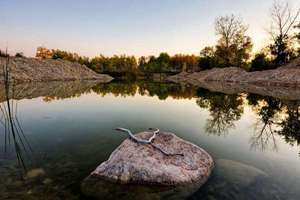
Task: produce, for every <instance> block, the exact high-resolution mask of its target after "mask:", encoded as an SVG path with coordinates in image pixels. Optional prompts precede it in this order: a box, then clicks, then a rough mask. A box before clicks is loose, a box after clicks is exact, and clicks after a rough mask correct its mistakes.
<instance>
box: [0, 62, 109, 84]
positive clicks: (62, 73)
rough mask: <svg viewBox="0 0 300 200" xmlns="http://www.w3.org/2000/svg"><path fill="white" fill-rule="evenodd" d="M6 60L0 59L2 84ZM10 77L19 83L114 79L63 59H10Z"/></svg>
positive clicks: (0, 80)
mask: <svg viewBox="0 0 300 200" xmlns="http://www.w3.org/2000/svg"><path fill="white" fill-rule="evenodd" d="M5 64H6V58H0V66H1V70H0V83H1V82H3V70H2V66H3V65H5ZM9 67H10V70H11V71H10V75H11V77H12V79H13V80H14V81H15V82H17V83H23V82H41V81H70V80H72V81H74V80H99V81H101V82H109V81H111V80H112V79H113V78H112V77H110V76H108V75H104V74H97V73H95V72H94V71H92V70H91V69H89V68H87V67H86V66H85V65H81V64H79V63H73V62H69V61H66V60H61V59H57V60H54V59H37V58H17V57H13V58H10V61H9Z"/></svg>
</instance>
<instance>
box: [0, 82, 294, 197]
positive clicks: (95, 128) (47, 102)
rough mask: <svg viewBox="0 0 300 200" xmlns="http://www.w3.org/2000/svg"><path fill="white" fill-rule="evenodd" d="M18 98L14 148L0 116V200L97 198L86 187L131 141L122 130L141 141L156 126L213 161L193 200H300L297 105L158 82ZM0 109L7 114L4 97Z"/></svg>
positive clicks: (56, 85) (45, 87)
mask: <svg viewBox="0 0 300 200" xmlns="http://www.w3.org/2000/svg"><path fill="white" fill-rule="evenodd" d="M14 90H15V91H14V100H12V101H11V106H12V107H13V109H12V111H13V113H14V119H15V120H16V123H15V125H16V126H17V127H19V129H18V130H19V136H18V135H17V136H16V138H15V139H14V138H13V136H11V135H7V134H5V122H6V120H5V114H3V112H1V114H0V120H1V124H0V141H1V144H0V148H1V153H0V174H1V176H0V182H1V184H0V199H91V198H89V197H87V196H86V195H84V194H82V193H81V190H80V187H81V182H82V181H83V180H84V178H85V177H86V176H88V175H89V173H90V172H91V171H93V170H94V169H95V168H96V167H97V166H98V165H99V164H100V163H101V162H103V161H105V160H107V159H108V157H109V155H110V154H111V152H112V151H113V150H114V149H115V148H117V147H118V146H119V145H120V144H121V143H122V141H124V140H125V139H126V137H127V135H125V134H122V133H120V132H116V131H115V130H114V129H115V128H116V127H125V128H129V129H131V130H133V131H134V132H136V133H137V132H141V131H144V130H147V129H148V128H150V127H154V128H156V127H158V128H160V129H161V130H164V131H170V132H174V133H176V135H177V136H179V137H181V138H183V139H185V140H188V141H191V142H193V143H194V144H197V145H198V146H200V147H202V148H204V149H205V150H206V151H207V152H209V153H210V154H211V155H212V156H213V158H214V160H215V161H216V168H215V169H214V171H213V174H212V176H211V178H210V179H209V180H208V182H207V183H206V184H205V185H204V186H202V187H201V188H199V189H198V190H197V191H195V192H193V193H191V194H189V195H188V197H187V199H209V200H212V199H222V200H223V199H228V200H229V199H272V200H273V199H295V200H296V199H300V190H299V185H300V154H299V152H300V147H299V144H300V96H299V99H295V98H293V99H288V98H285V99H278V98H274V97H269V96H262V95H258V94H248V93H239V94H225V93H222V92H212V91H209V90H207V89H203V88H196V87H193V86H183V85H178V84H173V83H152V82H137V83H125V82H111V83H107V84H99V83H95V82H52V83H31V84H22V85H17V86H15V89H14ZM0 102H2V103H1V107H2V108H4V107H5V98H4V92H3V89H2V90H1V91H0ZM16 143H17V145H16ZM16 146H17V147H19V148H17V149H16ZM18 160H19V161H18ZM24 177H25V178H24ZM149 187H150V186H149ZM103 190H104V191H105V188H103ZM116 190H117V189H116ZM100 192H101V191H100ZM141 194H142V195H144V197H145V198H144V199H147V198H146V197H147V195H148V194H147V193H144V192H143V191H137V194H130V195H129V194H124V193H118V191H115V192H114V193H112V194H110V196H109V198H112V199H114V198H118V199H132V198H136V199H138V198H139V197H140V196H139V195H141ZM149 195H151V198H150V196H149V199H159V198H162V199H176V194H175V195H165V194H163V195H162V194H161V193H159V192H158V194H155V193H153V192H152V193H151V194H149ZM152 197H153V198H152ZM177 198H179V195H178V196H177Z"/></svg>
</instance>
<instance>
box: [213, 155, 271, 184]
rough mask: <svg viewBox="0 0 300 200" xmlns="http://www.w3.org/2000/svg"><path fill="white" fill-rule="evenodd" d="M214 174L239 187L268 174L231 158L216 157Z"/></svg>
mask: <svg viewBox="0 0 300 200" xmlns="http://www.w3.org/2000/svg"><path fill="white" fill-rule="evenodd" d="M216 165H217V168H216V171H215V173H216V175H217V176H220V177H223V178H224V179H225V180H226V181H227V182H229V183H231V184H236V185H239V186H240V187H248V186H250V185H251V184H253V183H255V182H256V181H257V180H258V179H260V178H267V177H268V175H267V174H266V173H265V172H264V171H262V170H260V169H257V168H256V167H253V166H251V165H246V164H243V163H240V162H236V161H233V160H225V159H218V160H217V161H216Z"/></svg>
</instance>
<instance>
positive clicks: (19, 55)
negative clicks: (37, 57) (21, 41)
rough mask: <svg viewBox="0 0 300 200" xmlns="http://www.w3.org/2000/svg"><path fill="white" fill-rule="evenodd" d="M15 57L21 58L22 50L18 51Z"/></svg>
mask: <svg viewBox="0 0 300 200" xmlns="http://www.w3.org/2000/svg"><path fill="white" fill-rule="evenodd" d="M15 57H19V58H22V57H24V54H23V52H18V53H16V54H15Z"/></svg>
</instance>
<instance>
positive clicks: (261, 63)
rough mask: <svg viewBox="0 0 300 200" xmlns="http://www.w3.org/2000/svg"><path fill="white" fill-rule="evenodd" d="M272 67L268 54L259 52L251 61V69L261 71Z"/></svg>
mask: <svg viewBox="0 0 300 200" xmlns="http://www.w3.org/2000/svg"><path fill="white" fill-rule="evenodd" d="M271 68H272V64H271V61H270V60H269V59H268V58H267V56H266V54H264V53H258V54H256V55H255V57H254V59H253V60H252V61H251V68H250V71H261V70H266V69H271Z"/></svg>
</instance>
